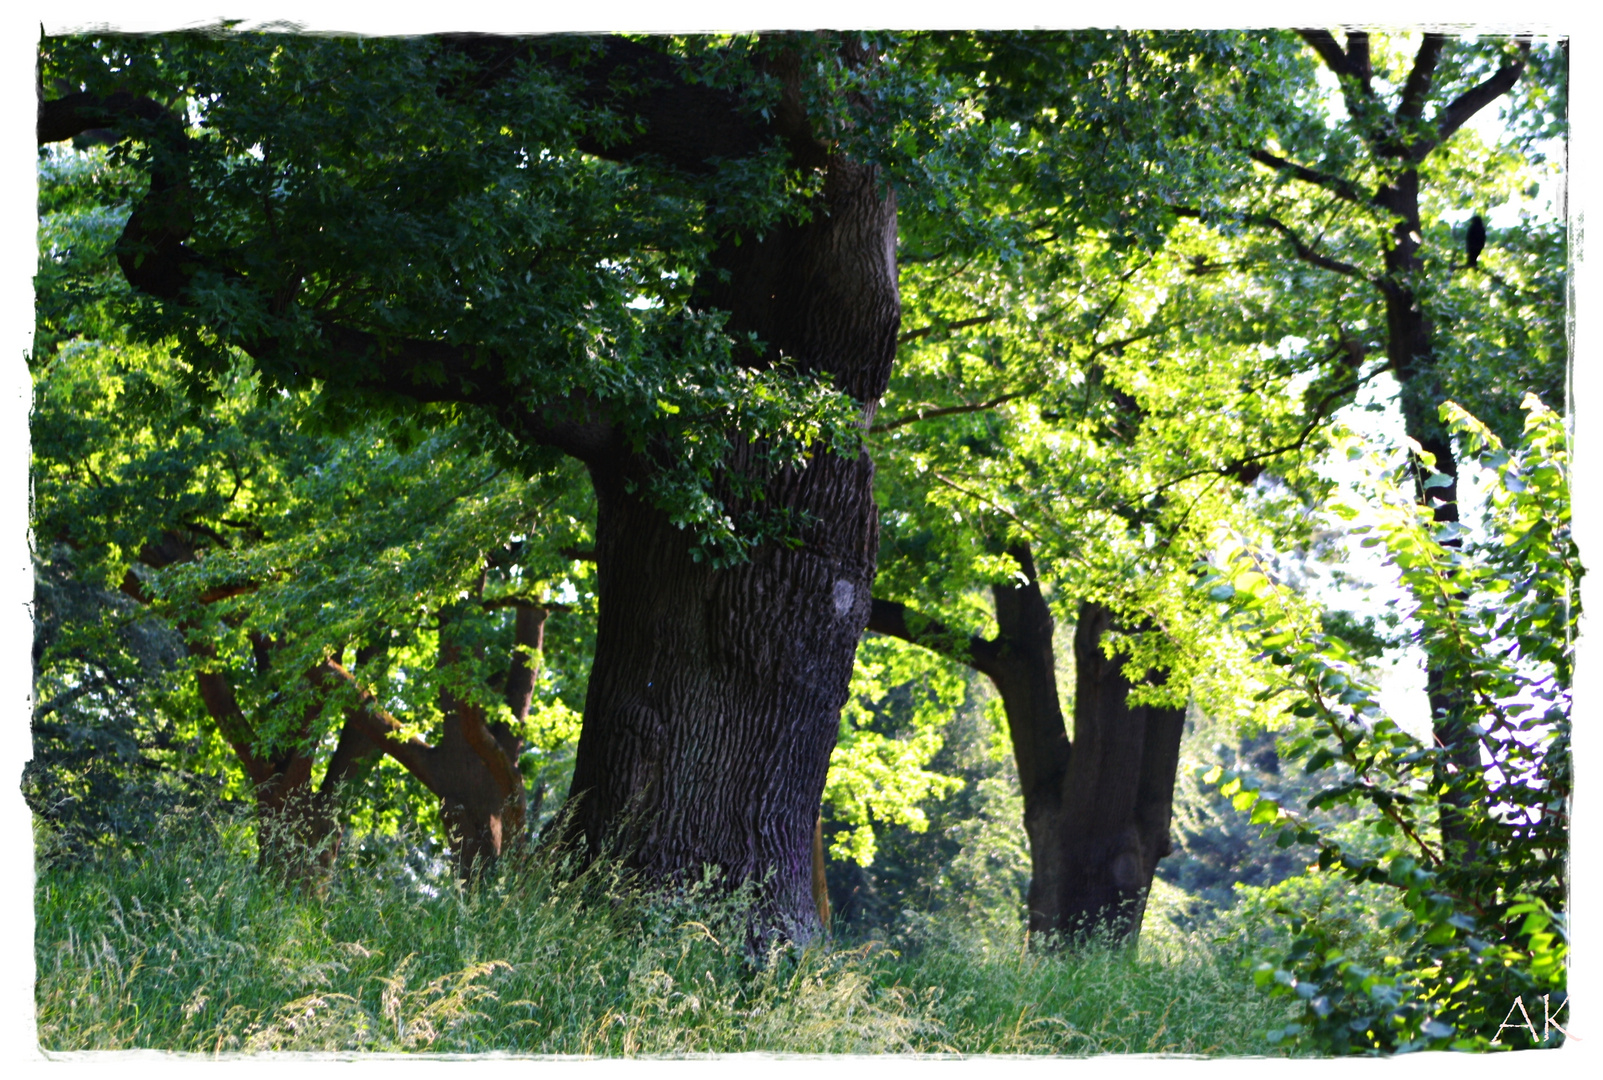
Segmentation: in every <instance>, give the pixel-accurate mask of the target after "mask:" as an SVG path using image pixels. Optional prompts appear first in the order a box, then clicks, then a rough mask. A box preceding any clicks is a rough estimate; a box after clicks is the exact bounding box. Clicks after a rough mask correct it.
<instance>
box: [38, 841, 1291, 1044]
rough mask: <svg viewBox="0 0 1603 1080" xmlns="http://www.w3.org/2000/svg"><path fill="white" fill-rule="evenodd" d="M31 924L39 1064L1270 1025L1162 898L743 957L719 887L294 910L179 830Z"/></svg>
mask: <svg viewBox="0 0 1603 1080" xmlns="http://www.w3.org/2000/svg"><path fill="white" fill-rule="evenodd" d="M36 901H37V921H36V925H37V927H38V930H37V941H36V950H37V952H36V955H37V962H38V983H37V1005H38V1018H39V1039H40V1043H41V1045H42V1046H43V1047H44V1048H45V1049H47V1050H84V1049H105V1050H110V1049H126V1048H133V1047H153V1048H162V1049H172V1050H188V1051H203V1052H216V1053H227V1052H240V1051H244V1052H252V1051H261V1050H364V1049H366V1050H387V1051H394V1050H402V1051H452V1052H474V1051H485V1050H502V1051H509V1052H517V1053H535V1054H605V1055H639V1054H680V1053H688V1052H740V1051H751V1050H762V1051H771V1052H789V1053H897V1052H908V1051H916V1052H922V1053H930V1052H958V1053H965V1054H967V1053H1009V1054H1018V1053H1026V1054H1075V1055H1080V1054H1094V1053H1107V1052H1115V1053H1116V1052H1147V1053H1152V1052H1161V1053H1185V1054H1249V1053H1254V1054H1256V1053H1266V1052H1269V1051H1270V1047H1269V1046H1268V1045H1267V1044H1266V1043H1265V1041H1264V1039H1263V1035H1262V1033H1263V1031H1264V1030H1265V1029H1266V1028H1268V1027H1272V1026H1275V1025H1276V1024H1278V1023H1281V1022H1283V1021H1284V1019H1285V1017H1284V1016H1283V1015H1282V1013H1283V1010H1284V1006H1282V1005H1279V1004H1276V1003H1273V1002H1270V1001H1268V1000H1267V999H1265V998H1263V997H1262V996H1260V995H1258V994H1256V993H1255V992H1254V991H1253V990H1252V989H1251V978H1250V976H1249V975H1248V974H1247V972H1245V971H1244V970H1242V969H1241V968H1240V966H1239V964H1238V963H1237V962H1236V961H1237V957H1235V956H1234V955H1232V954H1230V953H1229V951H1228V949H1225V948H1223V947H1221V946H1220V945H1218V944H1216V943H1215V942H1214V941H1212V940H1210V939H1209V938H1207V937H1205V936H1203V935H1200V934H1195V933H1194V934H1189V935H1187V934H1182V933H1181V932H1179V931H1178V930H1175V929H1173V927H1172V926H1171V925H1170V924H1169V923H1167V921H1166V920H1164V919H1163V917H1162V913H1161V907H1162V903H1161V901H1162V897H1155V898H1154V904H1153V907H1154V908H1156V909H1160V910H1153V911H1151V912H1150V913H1149V915H1148V918H1147V925H1148V930H1147V931H1146V933H1145V935H1144V936H1145V941H1144V944H1143V945H1142V948H1141V950H1140V952H1139V954H1135V953H1132V951H1130V950H1122V951H1121V950H1113V949H1107V948H1091V949H1087V950H1083V951H1080V952H1077V953H1075V954H1073V955H1056V954H1049V953H1044V952H1042V951H1041V950H1039V949H1034V948H1027V947H1026V943H1025V942H1024V941H1023V939H1022V935H1021V934H1017V933H1012V934H1011V935H1010V934H1009V932H1007V931H998V930H996V929H994V928H993V929H992V930H990V931H988V932H986V933H980V932H978V931H974V930H971V929H968V928H965V927H962V926H957V925H952V924H949V923H939V922H926V923H924V924H921V925H909V926H908V927H907V928H906V929H904V931H902V932H901V933H899V934H897V935H895V936H894V937H893V939H892V940H891V941H890V942H885V941H864V942H855V943H853V942H844V941H837V942H834V943H832V944H830V945H827V946H813V947H808V948H804V949H798V948H795V947H792V946H775V947H772V948H769V949H768V950H767V951H766V952H762V953H761V954H758V955H753V953H752V952H751V950H750V949H748V947H747V937H746V934H745V931H744V922H743V919H742V916H741V914H740V910H741V908H740V905H739V904H738V903H731V902H729V901H727V900H720V899H718V898H717V894H716V891H715V890H713V889H712V888H711V886H710V883H707V884H704V885H702V886H697V887H694V888H688V889H685V890H682V891H681V892H680V893H679V894H677V895H674V896H663V895H660V894H659V895H655V896H645V895H642V894H639V893H638V892H631V891H630V890H628V889H627V888H625V887H624V886H623V884H622V883H621V882H620V881H619V880H618V878H617V877H616V875H614V874H612V873H611V872H610V871H608V870H607V869H606V868H605V867H593V868H592V869H590V870H589V871H587V872H585V873H584V874H580V875H577V876H574V875H571V874H562V873H555V872H553V871H552V870H551V868H549V867H544V866H541V865H538V864H535V863H525V864H523V865H518V866H509V867H507V868H506V869H505V872H503V873H500V874H498V875H497V876H496V877H495V879H493V880H490V881H487V882H481V883H480V884H479V885H477V886H476V887H474V888H472V889H463V888H461V887H459V886H457V885H456V884H455V883H454V882H452V881H451V880H450V879H449V878H448V877H446V876H444V874H443V868H440V872H433V873H431V872H429V871H427V870H424V871H423V872H422V873H419V872H418V870H417V868H416V866H415V864H414V863H408V862H407V861H406V860H405V859H403V858H402V857H401V854H400V853H399V849H398V848H397V849H396V850H393V851H390V852H384V851H379V852H377V853H376V854H375V853H369V854H368V855H367V856H366V857H364V858H359V859H354V860H351V861H349V862H348V863H347V865H346V866H345V867H344V868H342V869H341V870H340V871H339V872H337V873H336V874H335V875H333V876H332V878H330V879H329V880H327V881H326V882H324V883H323V884H322V885H321V886H320V887H319V888H316V889H305V888H298V887H295V886H286V885H284V884H283V883H281V882H278V881H275V880H274V879H273V878H272V877H271V876H267V875H262V874H259V873H258V872H257V871H256V869H255V868H254V865H253V863H252V860H251V858H250V853H249V851H248V838H246V837H242V836H241V835H240V834H239V832H238V831H237V828H236V827H235V826H232V825H230V824H228V823H227V822H226V821H224V822H220V823H219V822H214V821H210V820H207V819H205V818H204V817H195V818H191V819H188V820H184V821H175V823H174V824H173V826H172V827H170V828H169V829H168V830H166V832H165V835H164V838H163V839H162V840H161V841H160V842H159V844H157V845H155V846H153V847H151V848H149V849H147V850H146V851H145V852H144V853H143V854H142V855H141V856H140V857H138V858H125V859H122V860H117V861H112V860H103V861H100V862H95V863H87V864H77V865H71V864H65V863H62V864H57V865H53V866H49V865H47V866H44V867H41V870H40V874H39V878H38V886H37V893H36Z"/></svg>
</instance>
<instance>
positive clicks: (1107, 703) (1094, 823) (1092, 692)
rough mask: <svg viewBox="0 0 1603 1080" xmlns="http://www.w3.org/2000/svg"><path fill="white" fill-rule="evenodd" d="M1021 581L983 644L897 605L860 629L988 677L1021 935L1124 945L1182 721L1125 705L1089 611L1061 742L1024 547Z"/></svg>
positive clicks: (1140, 897)
mask: <svg viewBox="0 0 1603 1080" xmlns="http://www.w3.org/2000/svg"><path fill="white" fill-rule="evenodd" d="M1009 554H1011V555H1012V556H1013V557H1014V558H1015V559H1017V560H1018V563H1019V566H1020V569H1021V570H1022V571H1023V572H1024V574H1025V577H1026V579H1027V580H1026V582H1025V583H1024V584H1022V585H1017V586H1009V585H998V586H995V587H994V588H993V590H992V592H993V596H994V598H995V602H996V622H997V629H998V633H997V636H996V638H995V639H994V640H991V641H987V640H984V639H982V638H978V637H972V638H970V639H969V641H968V642H967V644H966V645H963V646H957V645H954V642H955V641H956V637H955V636H954V635H953V634H952V633H951V632H950V631H949V630H948V629H947V628H945V627H943V626H941V625H940V624H938V623H935V622H933V621H932V620H928V619H923V618H920V617H918V616H916V615H912V613H910V612H908V610H907V609H906V608H904V607H903V606H902V605H900V604H893V603H890V602H887V601H883V600H876V601H875V602H874V617H873V620H872V621H871V622H870V624H869V628H870V629H872V630H876V631H878V632H880V633H887V634H892V635H894V636H897V637H901V638H904V639H905V640H908V641H912V642H914V643H915V644H921V645H925V646H927V647H929V648H933V649H936V650H937V651H939V652H942V653H944V654H945V655H947V656H950V657H952V658H953V659H956V660H961V661H963V662H964V663H967V664H969V665H970V666H972V667H974V668H975V669H976V670H978V671H981V672H983V673H984V674H985V675H987V676H988V677H989V678H990V679H991V681H992V683H993V684H994V685H995V686H996V688H997V692H998V693H999V694H1000V695H1001V697H1002V705H1003V708H1004V710H1005V711H1006V713H1007V720H1008V729H1009V733H1010V735H1011V737H1012V740H1013V757H1014V761H1015V762H1016V763H1017V765H1018V772H1019V785H1020V789H1021V792H1022V794H1023V796H1024V828H1025V832H1026V834H1027V835H1028V836H1029V840H1030V869H1031V876H1030V891H1029V896H1028V900H1027V904H1028V908H1029V926H1030V931H1031V933H1032V934H1039V935H1044V936H1047V937H1048V938H1049V939H1050V938H1051V937H1052V936H1053V935H1056V936H1057V937H1056V940H1064V939H1065V938H1070V939H1072V938H1074V937H1077V936H1083V935H1087V934H1089V935H1094V936H1105V937H1107V938H1110V939H1111V940H1114V941H1122V942H1128V943H1133V942H1134V941H1135V940H1136V937H1137V935H1138V934H1139V932H1140V927H1141V916H1142V914H1143V912H1144V910H1145V898H1146V894H1147V891H1148V890H1149V889H1150V888H1151V887H1152V878H1153V874H1154V872H1155V871H1156V869H1157V864H1158V860H1159V859H1161V858H1163V856H1165V855H1167V854H1168V853H1169V850H1170V843H1169V822H1170V810H1171V806H1172V800H1173V794H1174V778H1175V770H1176V768H1177V766H1178V764H1179V757H1180V736H1181V733H1182V731H1183V730H1184V726H1185V714H1184V712H1183V711H1182V710H1179V709H1153V708H1148V707H1145V706H1140V707H1135V708H1132V707H1130V705H1129V704H1128V701H1127V698H1128V696H1129V693H1130V690H1131V689H1132V687H1131V684H1130V682H1129V680H1128V679H1127V678H1125V675H1124V667H1123V662H1122V661H1121V660H1119V659H1112V660H1110V659H1108V658H1107V657H1105V656H1103V654H1102V650H1101V647H1100V642H1101V640H1102V635H1103V634H1104V633H1106V632H1107V630H1108V629H1109V628H1110V627H1111V626H1112V625H1113V619H1112V615H1111V613H1110V612H1109V611H1108V610H1107V609H1106V608H1104V607H1102V606H1101V605H1099V604H1092V603H1086V604H1082V605H1081V606H1080V611H1079V624H1078V627H1077V630H1076V633H1075V664H1076V671H1077V682H1076V692H1075V701H1074V740H1073V742H1072V743H1071V742H1070V741H1069V738H1068V735H1067V732H1066V731H1065V728H1064V722H1063V711H1062V708H1061V707H1060V706H1059V704H1058V692H1057V673H1056V664H1055V654H1054V650H1053V644H1052V627H1053V620H1052V613H1051V610H1050V609H1049V608H1048V606H1047V603H1046V599H1045V598H1044V597H1043V596H1042V594H1041V586H1040V581H1039V579H1038V577H1037V575H1036V569H1035V563H1034V559H1033V557H1032V555H1031V552H1030V549H1029V547H1028V546H1027V545H1018V546H1016V547H1013V548H1010V549H1009Z"/></svg>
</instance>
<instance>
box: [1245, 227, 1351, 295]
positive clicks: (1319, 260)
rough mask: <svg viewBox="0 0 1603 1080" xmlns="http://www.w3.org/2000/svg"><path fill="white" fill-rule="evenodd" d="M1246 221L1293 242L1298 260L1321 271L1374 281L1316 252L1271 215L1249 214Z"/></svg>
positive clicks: (1349, 264)
mask: <svg viewBox="0 0 1603 1080" xmlns="http://www.w3.org/2000/svg"><path fill="white" fill-rule="evenodd" d="M1246 220H1247V222H1248V223H1249V224H1253V225H1267V226H1269V227H1270V228H1271V229H1273V230H1275V232H1277V233H1279V234H1280V235H1281V236H1284V237H1285V238H1286V239H1287V240H1288V241H1290V242H1291V246H1292V248H1293V249H1294V250H1295V251H1296V252H1297V258H1299V259H1301V260H1302V261H1303V262H1305V263H1309V264H1310V265H1313V266H1317V267H1319V268H1320V269H1321V270H1329V271H1330V272H1331V273H1334V274H1342V275H1344V276H1346V277H1355V278H1360V279H1362V280H1364V281H1372V280H1373V279H1372V278H1370V276H1369V275H1368V274H1366V273H1364V272H1363V271H1362V270H1360V269H1359V268H1358V267H1356V266H1354V265H1352V264H1351V263H1345V262H1342V261H1341V260H1340V259H1332V258H1331V257H1330V256H1329V255H1321V254H1320V253H1319V252H1317V251H1315V250H1314V249H1313V248H1311V247H1309V246H1308V245H1307V244H1306V243H1304V242H1303V239H1302V237H1300V236H1298V235H1297V234H1296V233H1295V232H1293V231H1292V230H1291V228H1290V227H1289V226H1288V225H1286V223H1285V222H1283V221H1281V220H1280V219H1279V218H1276V217H1272V216H1270V215H1269V214H1248V215H1246Z"/></svg>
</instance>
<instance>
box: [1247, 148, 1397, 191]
mask: <svg viewBox="0 0 1603 1080" xmlns="http://www.w3.org/2000/svg"><path fill="white" fill-rule="evenodd" d="M1247 156H1248V157H1250V158H1252V160H1254V161H1256V162H1257V163H1258V164H1260V165H1267V166H1269V168H1271V169H1276V170H1278V171H1280V172H1284V173H1290V174H1291V175H1292V176H1294V177H1296V178H1297V179H1298V180H1301V181H1303V182H1304V183H1307V184H1314V185H1317V186H1318V187H1322V188H1324V189H1325V190H1326V191H1330V192H1333V193H1335V194H1337V195H1339V196H1341V197H1342V198H1343V199H1346V200H1347V201H1348V202H1354V203H1367V202H1369V201H1370V200H1369V197H1368V196H1367V195H1365V194H1364V193H1363V192H1362V191H1359V190H1358V188H1357V187H1356V186H1354V185H1353V184H1352V183H1351V182H1349V181H1347V180H1344V179H1342V178H1341V177H1339V176H1332V175H1330V174H1329V173H1323V172H1320V171H1319V170H1317V169H1310V168H1308V167H1307V166H1306V165H1298V164H1297V163H1296V162H1294V161H1287V160H1286V159H1285V158H1283V157H1277V156H1276V155H1274V154H1271V153H1270V152H1269V151H1267V150H1253V151H1251V152H1250V153H1249V154H1248V155H1247Z"/></svg>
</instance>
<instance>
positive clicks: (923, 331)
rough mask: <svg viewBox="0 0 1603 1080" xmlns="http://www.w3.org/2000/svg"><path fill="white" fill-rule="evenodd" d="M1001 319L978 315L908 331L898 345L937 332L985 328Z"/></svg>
mask: <svg viewBox="0 0 1603 1080" xmlns="http://www.w3.org/2000/svg"><path fill="white" fill-rule="evenodd" d="M1001 317H1002V316H1001V315H976V316H975V317H974V318H972V319H958V320H957V321H956V322H949V323H931V324H930V325H928V326H921V327H919V328H918V329H917V330H909V331H907V332H906V333H905V334H903V335H902V336H901V337H899V338H897V339H896V344H898V345H906V344H907V343H908V342H909V341H916V340H917V339H919V338H921V337H927V336H929V335H930V334H933V333H935V332H936V331H937V330H966V329H967V328H969V327H970V326H983V325H984V324H985V323H989V322H995V321H996V320H997V319H1000V318H1001Z"/></svg>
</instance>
